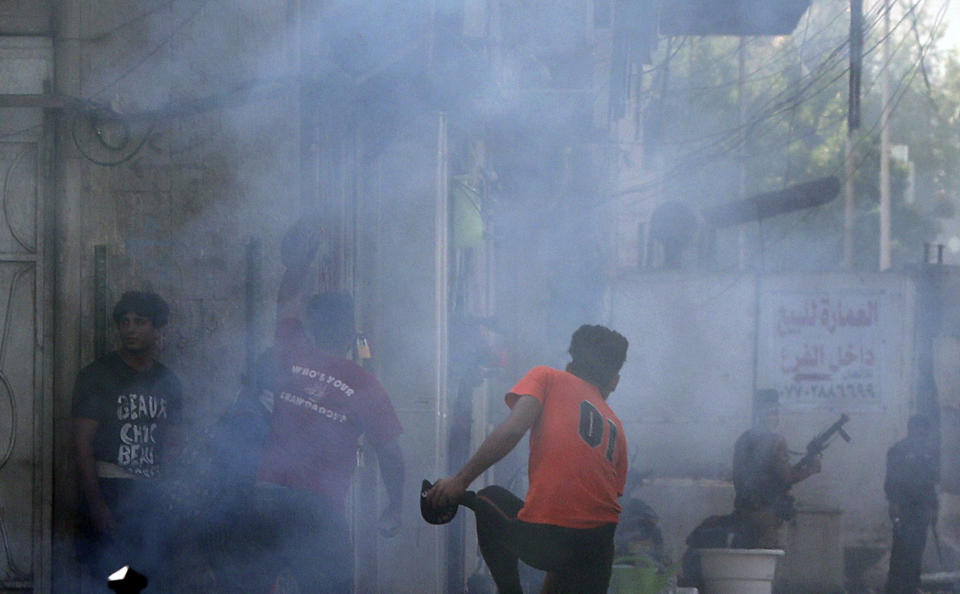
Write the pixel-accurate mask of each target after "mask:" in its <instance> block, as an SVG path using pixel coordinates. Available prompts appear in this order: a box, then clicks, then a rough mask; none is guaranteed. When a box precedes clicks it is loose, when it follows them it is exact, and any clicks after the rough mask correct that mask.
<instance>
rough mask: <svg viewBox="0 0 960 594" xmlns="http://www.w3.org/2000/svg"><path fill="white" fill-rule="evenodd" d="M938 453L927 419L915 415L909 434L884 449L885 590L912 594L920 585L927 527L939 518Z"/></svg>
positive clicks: (911, 421)
mask: <svg viewBox="0 0 960 594" xmlns="http://www.w3.org/2000/svg"><path fill="white" fill-rule="evenodd" d="M939 480H940V456H939V448H938V444H937V434H936V431H934V425H933V422H932V421H931V420H930V418H929V417H925V416H920V415H917V416H913V417H911V418H910V420H909V421H908V422H907V437H906V438H904V439H902V440H900V441H898V442H897V443H896V444H894V445H893V446H891V447H890V449H889V450H887V474H886V478H885V479H884V482H883V490H884V492H885V493H886V495H887V501H888V502H889V504H890V508H889V510H890V520H891V521H892V522H893V548H892V549H891V551H890V569H889V572H888V573H887V587H886V591H887V594H913V593H915V592H917V591H918V589H919V588H920V570H921V561H922V558H923V548H924V545H925V544H926V540H927V527H928V526H931V525H933V524H935V523H936V521H937V509H938V502H937V483H938V482H939Z"/></svg>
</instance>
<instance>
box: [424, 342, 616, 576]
mask: <svg viewBox="0 0 960 594" xmlns="http://www.w3.org/2000/svg"><path fill="white" fill-rule="evenodd" d="M627 346H628V344H627V339H626V338H624V337H623V336H621V335H620V334H618V333H617V332H614V331H613V330H610V329H609V328H605V327H603V326H589V325H584V326H581V327H580V328H579V329H577V331H576V332H574V334H573V337H572V338H571V340H570V349H569V352H570V356H571V358H572V361H571V362H570V363H569V364H568V365H567V367H566V370H565V371H560V370H559V369H552V368H550V367H535V368H534V369H532V370H531V371H530V372H529V373H527V375H526V376H524V377H523V379H521V380H520V381H519V382H518V383H517V385H516V386H514V387H513V389H512V390H510V392H508V393H507V395H506V397H505V401H506V404H507V406H509V407H510V409H511V411H510V416H509V417H508V418H507V419H506V420H505V421H504V422H503V423H501V424H500V425H499V426H497V428H496V429H494V430H493V432H492V433H491V434H490V435H489V436H487V438H486V439H485V440H484V442H483V443H482V444H481V445H480V447H479V448H478V450H477V452H476V453H475V454H474V455H473V457H472V458H470V460H469V461H468V462H467V463H466V464H465V465H464V467H463V468H462V469H461V470H460V471H459V472H457V474H455V475H453V476H451V477H448V478H444V479H440V480H439V481H437V483H436V484H435V485H433V487H432V488H431V489H430V490H429V491H428V492H427V493H425V494H424V498H425V501H426V503H427V504H428V505H429V506H433V507H443V506H448V505H451V504H454V503H462V504H464V505H466V506H468V507H470V508H471V509H473V510H474V512H475V513H476V519H477V539H478V541H479V545H480V552H481V554H482V555H483V558H484V560H485V561H486V563H487V566H488V567H489V568H490V572H491V573H492V574H493V578H494V581H496V583H497V588H498V590H499V591H500V592H501V593H505V592H511V593H512V592H522V590H521V587H520V576H519V572H518V566H517V562H518V560H522V561H523V562H525V563H527V564H528V565H531V566H533V567H536V568H537V569H542V570H544V571H546V572H547V578H546V582H545V584H544V590H543V591H545V592H570V593H577V594H590V593H597V594H604V593H605V592H606V591H607V587H608V585H609V582H610V569H611V566H612V563H613V546H614V545H613V535H614V532H615V531H616V527H617V521H618V519H619V516H620V504H619V503H618V502H617V498H618V497H619V496H620V495H622V494H623V489H624V485H625V483H626V477H627V443H626V439H625V437H624V433H623V426H622V425H621V424H620V419H618V418H617V415H616V414H614V412H613V411H612V410H611V409H610V407H609V406H608V405H607V398H608V397H609V396H610V393H611V392H613V391H614V389H616V387H617V383H618V382H619V380H620V375H619V372H620V368H621V367H622V366H623V362H624V360H625V359H626V354H627ZM528 429H529V430H530V461H529V478H530V488H529V490H528V491H527V496H526V501H521V500H520V499H519V498H518V497H516V496H515V495H513V494H512V493H510V492H509V491H507V490H506V489H504V488H502V487H499V486H496V485H493V486H490V487H486V488H484V489H481V490H480V491H479V492H477V493H476V494H473V493H472V492H469V491H467V487H469V485H470V483H471V482H473V481H474V479H476V478H477V477H478V476H480V475H481V474H482V473H483V472H484V471H486V470H487V469H488V468H489V467H490V466H492V465H493V464H494V463H496V462H497V461H498V460H500V459H501V458H503V456H505V455H506V454H507V453H509V452H510V451H511V450H512V449H513V448H514V446H515V445H516V444H517V442H519V441H520V438H521V437H523V435H524V434H525V433H526V432H527V430H528Z"/></svg>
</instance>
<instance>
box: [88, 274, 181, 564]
mask: <svg viewBox="0 0 960 594" xmlns="http://www.w3.org/2000/svg"><path fill="white" fill-rule="evenodd" d="M168 317H169V308H168V307H167V304H166V303H165V302H164V300H163V299H162V298H161V297H159V296H158V295H155V294H153V293H146V292H140V291H128V292H126V293H124V294H123V296H122V297H121V299H120V301H119V302H118V303H117V304H116V306H115V307H114V309H113V319H114V322H116V325H117V333H118V334H119V337H120V348H119V349H118V350H116V351H113V352H111V353H108V354H107V355H104V356H103V357H101V358H99V359H98V360H96V361H94V362H93V363H91V364H90V365H88V366H87V367H85V368H84V369H83V370H81V371H80V373H79V374H78V375H77V380H76V383H75V385H74V390H73V407H72V413H71V416H72V417H73V445H74V449H75V454H76V462H77V470H78V474H79V484H80V491H81V495H82V501H81V506H82V507H81V513H80V516H81V525H80V529H79V532H78V540H77V549H78V555H79V557H80V560H81V562H84V563H86V564H88V565H89V568H90V572H91V575H92V576H93V578H94V579H95V580H98V581H100V582H101V583H104V582H105V581H106V577H107V576H108V575H109V574H110V573H111V572H113V571H115V570H116V569H119V568H120V567H122V566H123V565H132V566H134V567H135V568H136V569H137V570H138V571H140V572H142V573H144V574H146V575H148V577H152V575H156V572H155V571H154V570H155V568H158V567H159V565H160V561H161V559H160V558H159V557H160V554H161V547H162V540H163V539H162V536H161V533H160V526H161V525H162V522H161V511H162V510H161V504H160V502H159V497H158V494H157V489H156V487H155V481H156V479H157V478H159V477H160V476H161V474H162V469H163V464H164V463H165V462H166V461H167V460H168V459H169V458H170V456H171V450H172V449H173V448H175V447H176V442H177V438H178V435H177V427H178V425H179V424H180V418H181V401H182V388H181V386H180V381H179V380H178V379H177V376H176V375H174V374H173V372H171V371H170V370H169V369H168V368H167V367H166V366H164V365H163V364H162V363H160V362H159V361H156V360H155V358H154V356H155V351H156V345H157V341H158V339H159V336H160V329H161V328H162V327H163V326H164V325H165V324H166V322H167V318H168ZM151 574H152V575H151Z"/></svg>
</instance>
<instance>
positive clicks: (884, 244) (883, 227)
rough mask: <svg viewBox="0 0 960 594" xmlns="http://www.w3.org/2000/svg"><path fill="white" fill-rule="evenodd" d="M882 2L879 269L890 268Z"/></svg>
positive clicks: (886, 8)
mask: <svg viewBox="0 0 960 594" xmlns="http://www.w3.org/2000/svg"><path fill="white" fill-rule="evenodd" d="M882 2H883V71H882V72H881V74H880V95H881V99H880V101H881V105H882V109H881V111H880V270H887V269H888V268H890V0H882Z"/></svg>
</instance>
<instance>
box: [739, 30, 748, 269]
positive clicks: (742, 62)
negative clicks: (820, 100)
mask: <svg viewBox="0 0 960 594" xmlns="http://www.w3.org/2000/svg"><path fill="white" fill-rule="evenodd" d="M738 49H739V51H738V52H737V55H738V60H737V62H738V70H737V75H738V76H737V107H738V114H737V119H738V122H737V123H738V124H739V128H740V139H739V140H740V151H739V154H738V155H737V165H738V167H739V173H740V196H739V198H740V200H743V199H744V198H746V197H747V129H746V126H747V101H746V97H745V96H744V92H745V90H746V70H747V44H746V38H745V37H743V36H740V47H739V48H738ZM737 242H738V249H737V253H738V258H737V260H738V267H739V269H740V270H743V269H745V268H746V267H747V238H746V232H745V231H744V229H743V227H741V228H740V229H739V230H738V232H737Z"/></svg>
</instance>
